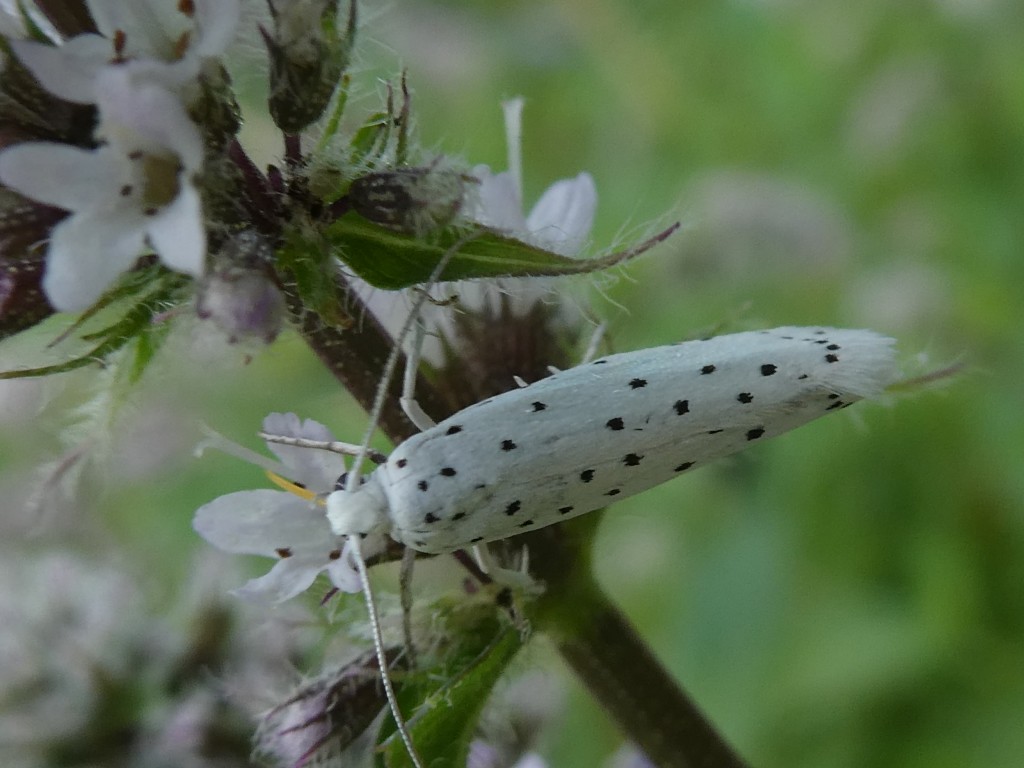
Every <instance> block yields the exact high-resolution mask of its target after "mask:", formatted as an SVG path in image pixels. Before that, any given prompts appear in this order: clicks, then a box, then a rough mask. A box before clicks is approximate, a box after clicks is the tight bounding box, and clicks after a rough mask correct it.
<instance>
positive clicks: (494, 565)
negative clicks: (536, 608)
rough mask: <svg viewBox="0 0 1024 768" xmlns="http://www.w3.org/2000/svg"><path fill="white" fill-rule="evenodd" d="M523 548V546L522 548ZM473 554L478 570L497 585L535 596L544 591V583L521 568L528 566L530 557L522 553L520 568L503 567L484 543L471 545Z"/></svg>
mask: <svg viewBox="0 0 1024 768" xmlns="http://www.w3.org/2000/svg"><path fill="white" fill-rule="evenodd" d="M524 549H525V548H524ZM473 556H474V557H475V558H476V562H477V565H479V566H480V570H481V571H483V572H484V573H486V574H487V575H488V576H490V577H491V579H492V580H493V581H494V583H495V584H496V585H498V586H499V587H507V588H510V589H512V590H513V591H515V592H520V593H523V594H526V595H531V596H536V595H539V594H541V593H542V592H543V591H544V585H543V584H541V582H539V581H537V580H536V579H534V578H533V577H532V576H530V574H529V573H527V572H526V571H525V570H523V568H522V566H523V565H525V566H526V567H527V568H528V567H529V562H530V559H529V557H528V556H527V555H526V554H525V553H524V555H523V557H522V558H521V560H520V564H521V565H520V568H519V569H513V568H505V567H503V566H501V565H500V564H499V563H498V561H497V560H495V559H494V555H492V554H491V551H490V550H489V549H488V548H487V545H486V544H477V545H475V546H474V547H473Z"/></svg>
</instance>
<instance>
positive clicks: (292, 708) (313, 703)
mask: <svg viewBox="0 0 1024 768" xmlns="http://www.w3.org/2000/svg"><path fill="white" fill-rule="evenodd" d="M397 655H398V653H397V649H394V648H392V649H391V650H390V651H388V653H387V656H388V658H389V664H390V663H393V661H394V659H395V657H397ZM386 703H387V699H386V698H385V697H384V690H383V688H382V687H381V682H380V669H379V667H378V666H377V659H376V656H375V655H374V654H373V653H368V654H364V655H362V656H360V657H359V658H357V659H355V660H354V661H352V662H351V663H350V664H347V665H346V666H344V667H342V668H341V669H339V670H335V671H333V672H329V673H326V674H324V675H322V676H321V677H319V678H315V679H313V680H310V681H308V682H306V683H303V684H302V685H300V686H299V687H298V688H297V689H296V690H295V691H294V693H293V694H292V695H291V697H289V699H288V700H287V701H285V702H284V703H283V704H280V705H278V706H276V707H274V708H273V709H272V710H270V711H269V712H267V713H266V714H264V715H263V718H262V722H261V723H260V726H259V730H258V732H257V734H256V741H257V747H256V749H257V751H258V752H260V753H262V754H265V755H268V756H272V757H275V758H277V759H278V760H280V761H282V762H283V763H284V764H286V765H292V766H305V765H314V764H319V763H318V762H317V761H318V760H319V759H321V758H323V757H325V756H327V755H337V754H338V753H339V752H341V751H342V750H344V749H345V748H347V747H348V746H349V745H351V744H352V742H353V741H354V740H355V739H356V738H357V737H358V736H360V735H361V734H362V733H363V731H365V730H366V729H367V728H368V727H369V726H370V725H371V724H372V723H373V721H374V720H375V719H376V718H377V715H379V714H380V711H381V709H383V708H384V705H385V704H386Z"/></svg>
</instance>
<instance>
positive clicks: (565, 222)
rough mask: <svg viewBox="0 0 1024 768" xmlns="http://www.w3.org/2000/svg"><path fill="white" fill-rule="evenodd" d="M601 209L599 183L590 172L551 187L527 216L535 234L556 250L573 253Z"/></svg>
mask: <svg viewBox="0 0 1024 768" xmlns="http://www.w3.org/2000/svg"><path fill="white" fill-rule="evenodd" d="M596 211H597V186H596V185H595V184H594V178H593V177H592V176H591V175H590V174H589V173H586V172H583V173H581V174H579V175H578V176H577V177H576V178H574V179H562V180H560V181H556V182H555V183H554V184H552V185H551V186H550V187H548V188H547V189H546V190H545V191H544V194H543V195H541V197H540V200H538V201H537V204H536V205H534V206H533V210H531V211H530V215H529V216H527V217H526V228H527V231H528V232H529V233H530V235H531V238H532V239H533V240H534V241H535V242H537V243H538V244H542V245H544V246H546V247H548V248H550V249H551V250H553V251H555V252H556V253H561V254H563V255H572V254H575V253H579V251H580V249H581V248H582V247H583V245H584V243H585V242H586V239H587V237H588V236H589V235H590V230H591V227H593V226H594V215H595V213H596Z"/></svg>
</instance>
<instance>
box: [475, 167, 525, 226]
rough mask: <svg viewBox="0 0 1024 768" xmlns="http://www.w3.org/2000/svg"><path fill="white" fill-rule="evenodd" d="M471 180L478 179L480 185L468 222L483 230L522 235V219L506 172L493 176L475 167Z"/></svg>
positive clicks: (509, 177)
mask: <svg viewBox="0 0 1024 768" xmlns="http://www.w3.org/2000/svg"><path fill="white" fill-rule="evenodd" d="M473 176H474V177H476V178H477V179H479V181H480V184H479V186H478V187H477V190H476V204H475V206H474V210H473V213H472V218H473V219H475V220H476V221H478V222H480V223H481V224H483V225H484V226H488V227H494V228H495V229H501V230H505V231H508V232H512V233H519V234H524V233H525V232H526V219H525V218H523V213H522V210H521V204H520V202H519V192H518V190H517V189H516V182H515V178H514V177H513V176H512V174H510V173H508V172H507V171H506V172H504V173H493V172H492V171H491V169H490V168H488V167H487V166H486V165H478V166H476V167H475V168H474V169H473Z"/></svg>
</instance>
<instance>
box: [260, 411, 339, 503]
mask: <svg viewBox="0 0 1024 768" xmlns="http://www.w3.org/2000/svg"><path fill="white" fill-rule="evenodd" d="M263 431H264V432H266V433H268V434H271V435H284V436H286V437H304V438H306V439H308V440H334V435H333V434H331V431H330V430H329V429H328V428H327V427H325V426H324V425H323V424H321V423H320V422H318V421H314V420H313V419H306V420H304V421H303V420H302V419H300V418H299V417H298V416H296V415H295V414H294V413H271V414H268V415H267V417H266V418H265V419H264V420H263ZM267 448H269V449H270V450H271V451H273V453H274V454H275V455H276V456H277V457H278V458H279V459H280V460H281V463H282V464H284V465H285V466H287V467H288V469H289V471H290V473H291V474H290V479H291V480H295V481H297V482H300V483H302V484H303V485H305V486H306V487H307V488H309V489H310V490H311V491H316V492H317V493H325V492H327V491H333V490H334V483H335V481H336V480H337V479H338V477H339V476H340V475H341V474H342V473H343V472H344V471H345V462H344V460H343V459H342V457H341V456H339V455H338V454H336V453H331V452H330V451H317V450H314V449H312V448H297V447H295V446H291V445H281V444H280V443H267Z"/></svg>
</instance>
